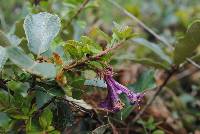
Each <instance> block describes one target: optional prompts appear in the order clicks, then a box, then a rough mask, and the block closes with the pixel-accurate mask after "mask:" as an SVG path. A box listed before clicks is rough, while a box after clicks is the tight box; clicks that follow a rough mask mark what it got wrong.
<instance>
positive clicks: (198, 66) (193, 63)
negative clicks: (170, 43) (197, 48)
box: [186, 58, 200, 69]
mask: <svg viewBox="0 0 200 134" xmlns="http://www.w3.org/2000/svg"><path fill="white" fill-rule="evenodd" d="M186 60H187V61H188V62H189V63H191V64H192V65H193V66H195V67H196V68H198V69H200V65H199V64H197V63H196V62H195V61H193V60H191V59H189V58H187V59H186Z"/></svg>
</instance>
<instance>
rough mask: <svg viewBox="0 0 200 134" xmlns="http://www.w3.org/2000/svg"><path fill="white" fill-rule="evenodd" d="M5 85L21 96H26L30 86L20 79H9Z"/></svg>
mask: <svg viewBox="0 0 200 134" xmlns="http://www.w3.org/2000/svg"><path fill="white" fill-rule="evenodd" d="M7 86H8V88H9V89H11V90H12V91H14V92H15V93H17V94H20V95H21V96H23V97H26V96H27V95H28V93H27V91H28V89H29V88H30V85H29V83H27V82H25V83H22V82H20V81H9V82H8V83H7Z"/></svg>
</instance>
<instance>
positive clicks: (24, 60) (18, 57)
mask: <svg viewBox="0 0 200 134" xmlns="http://www.w3.org/2000/svg"><path fill="white" fill-rule="evenodd" d="M7 53H8V57H9V59H10V60H11V61H12V62H14V63H15V64H16V65H18V66H19V67H21V68H24V69H28V68H29V67H32V66H33V65H34V61H33V60H32V59H31V58H30V57H28V56H27V55H25V54H24V53H23V51H22V50H21V49H19V48H17V47H9V48H7Z"/></svg>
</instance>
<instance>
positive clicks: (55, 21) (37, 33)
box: [24, 12, 61, 55]
mask: <svg viewBox="0 0 200 134" xmlns="http://www.w3.org/2000/svg"><path fill="white" fill-rule="evenodd" d="M60 27H61V24H60V18H59V17H58V16H56V15H52V14H50V13H46V12H42V13H39V14H33V15H28V16H27V17H26V18H25V20H24V30H25V33H26V37H27V39H28V43H29V44H28V46H29V49H30V50H31V51H32V52H33V53H35V54H37V55H39V54H41V53H43V52H45V51H47V50H48V49H49V47H50V45H51V42H52V40H53V39H54V38H55V37H56V35H57V34H58V32H59V30H60Z"/></svg>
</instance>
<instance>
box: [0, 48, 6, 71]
mask: <svg viewBox="0 0 200 134" xmlns="http://www.w3.org/2000/svg"><path fill="white" fill-rule="evenodd" d="M6 60H7V52H6V49H5V48H3V47H1V46H0V71H1V70H2V68H3V66H4V64H5V63H6Z"/></svg>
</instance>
